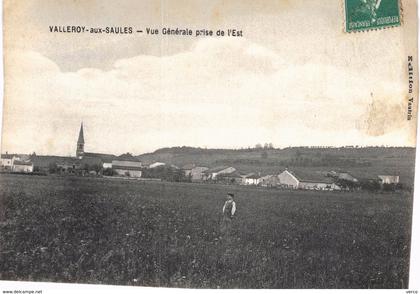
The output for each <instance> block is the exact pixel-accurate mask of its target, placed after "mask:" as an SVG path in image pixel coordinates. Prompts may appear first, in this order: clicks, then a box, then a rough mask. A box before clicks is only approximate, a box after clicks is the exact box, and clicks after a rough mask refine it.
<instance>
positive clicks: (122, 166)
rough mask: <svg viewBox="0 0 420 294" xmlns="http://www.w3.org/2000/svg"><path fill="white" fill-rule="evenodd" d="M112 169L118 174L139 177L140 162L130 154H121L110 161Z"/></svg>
mask: <svg viewBox="0 0 420 294" xmlns="http://www.w3.org/2000/svg"><path fill="white" fill-rule="evenodd" d="M112 170H114V171H115V173H116V174H117V175H120V176H127V177H132V178H141V175H142V164H141V162H140V160H138V159H137V158H136V157H134V156H132V155H131V154H123V155H121V156H119V157H118V158H117V159H116V160H113V161H112Z"/></svg>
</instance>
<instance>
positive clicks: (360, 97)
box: [2, 38, 409, 154]
mask: <svg viewBox="0 0 420 294" xmlns="http://www.w3.org/2000/svg"><path fill="white" fill-rule="evenodd" d="M6 66H7V68H6V104H5V115H4V134H3V136H4V137H3V142H2V143H3V148H2V149H3V151H6V150H8V151H11V152H30V151H36V152H38V153H52V154H73V153H74V149H75V140H76V139H77V132H78V126H79V124H80V121H82V120H83V121H84V123H85V127H86V134H85V135H86V141H87V149H90V150H92V151H96V152H110V153H116V154H119V153H123V152H127V151H129V152H133V153H141V152H146V151H151V150H154V149H156V148H160V147H166V146H174V145H193V146H208V147H226V148H231V147H246V146H252V145H254V144H256V143H258V142H272V143H273V144H274V145H276V146H289V145H349V144H353V145H366V144H375V145H381V144H388V145H406V144H409V141H407V132H408V131H407V129H406V128H404V126H405V124H404V120H403V117H402V111H400V114H401V116H396V117H394V120H393V122H392V124H393V126H392V127H391V126H389V127H385V128H379V129H378V127H377V126H378V124H385V123H387V122H386V120H385V119H384V116H381V115H380V114H381V112H382V110H383V111H384V113H385V114H387V113H390V112H391V111H392V109H395V105H400V104H401V99H402V96H403V92H402V89H404V86H403V83H402V81H401V79H398V78H397V79H392V77H391V78H390V79H384V78H383V77H382V76H381V75H372V72H371V71H368V72H360V71H359V72H354V71H352V70H350V69H348V68H345V67H340V66H333V65H331V64H324V63H320V62H316V61H314V62H305V63H291V62H290V61H288V60H287V58H286V57H284V56H282V55H281V54H279V53H277V52H276V51H273V50H271V49H269V48H266V47H264V46H261V45H260V44H256V43H253V42H251V41H249V40H246V39H230V38H220V39H215V38H209V39H201V40H199V41H197V42H196V43H195V44H193V46H192V47H191V48H190V50H188V51H184V52H182V53H178V54H174V55H169V56H162V57H155V56H149V55H138V56H135V57H132V58H126V59H120V60H117V61H116V62H115V63H114V66H113V67H112V69H111V70H108V71H105V70H100V69H96V68H84V69H80V70H78V71H76V72H62V71H61V70H60V69H59V67H58V66H57V65H56V64H55V63H54V62H53V61H52V60H50V59H48V58H46V57H44V56H42V55H41V54H39V53H36V52H32V51H8V52H7V62H6ZM379 97H386V99H383V100H380V98H379ZM375 99H376V100H375ZM372 103H373V104H372ZM372 105H374V106H373V107H374V109H375V110H374V111H371V112H370V113H367V112H366V111H367V110H369V109H370V108H369V107H372ZM381 109H382V110H381ZM398 109H400V110H401V108H398ZM366 121H368V122H369V123H366ZM378 130H380V131H378Z"/></svg>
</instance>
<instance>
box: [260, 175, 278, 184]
mask: <svg viewBox="0 0 420 294" xmlns="http://www.w3.org/2000/svg"><path fill="white" fill-rule="evenodd" d="M260 185H261V186H262V187H277V186H278V185H279V178H278V177H277V176H275V175H266V176H263V177H261V178H260Z"/></svg>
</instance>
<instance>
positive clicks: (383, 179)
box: [378, 175, 400, 184]
mask: <svg viewBox="0 0 420 294" xmlns="http://www.w3.org/2000/svg"><path fill="white" fill-rule="evenodd" d="M378 178H379V181H380V183H381V184H398V183H399V182H400V176H395V175H394V176H393V175H379V176H378Z"/></svg>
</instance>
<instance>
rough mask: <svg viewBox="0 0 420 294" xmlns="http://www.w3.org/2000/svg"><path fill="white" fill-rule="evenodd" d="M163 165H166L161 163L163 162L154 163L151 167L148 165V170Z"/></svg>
mask: <svg viewBox="0 0 420 294" xmlns="http://www.w3.org/2000/svg"><path fill="white" fill-rule="evenodd" d="M165 165H166V163H163V162H154V163H152V164H151V165H149V168H157V167H159V166H165Z"/></svg>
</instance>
